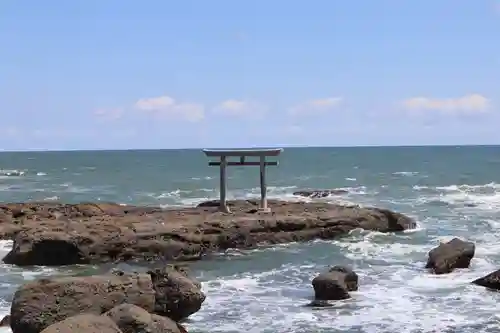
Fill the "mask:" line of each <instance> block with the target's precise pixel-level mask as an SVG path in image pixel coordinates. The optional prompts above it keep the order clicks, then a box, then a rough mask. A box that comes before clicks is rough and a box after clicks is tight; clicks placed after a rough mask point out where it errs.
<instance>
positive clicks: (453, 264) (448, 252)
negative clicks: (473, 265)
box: [425, 238, 476, 274]
mask: <svg viewBox="0 0 500 333" xmlns="http://www.w3.org/2000/svg"><path fill="white" fill-rule="evenodd" d="M475 250H476V246H475V245H474V243H472V242H468V241H463V240H461V239H459V238H453V239H452V240H451V241H449V242H447V243H441V244H439V246H438V247H435V248H434V249H432V250H431V251H430V252H429V258H428V260H427V264H426V265H425V268H428V269H430V270H432V271H433V272H434V273H435V274H446V273H451V272H452V271H453V270H454V269H456V268H468V267H469V265H470V261H471V260H472V258H473V257H474V253H475Z"/></svg>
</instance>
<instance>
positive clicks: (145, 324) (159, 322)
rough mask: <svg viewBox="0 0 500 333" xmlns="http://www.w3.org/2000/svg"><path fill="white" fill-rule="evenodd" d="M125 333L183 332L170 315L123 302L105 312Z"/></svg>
mask: <svg viewBox="0 0 500 333" xmlns="http://www.w3.org/2000/svg"><path fill="white" fill-rule="evenodd" d="M105 315H106V316H108V317H109V318H110V319H111V320H113V321H114V322H115V323H116V325H117V326H118V327H119V328H120V330H121V331H122V332H123V333H138V332H147V333H181V330H180V329H179V326H180V325H178V324H177V323H176V322H175V321H173V320H172V319H170V318H168V317H162V316H158V315H155V314H150V313H149V312H147V311H146V310H144V309H143V308H140V307H138V306H136V305H132V304H121V305H118V306H116V307H114V308H113V309H111V310H109V311H108V312H106V313H105Z"/></svg>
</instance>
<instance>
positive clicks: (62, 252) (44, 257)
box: [3, 231, 90, 266]
mask: <svg viewBox="0 0 500 333" xmlns="http://www.w3.org/2000/svg"><path fill="white" fill-rule="evenodd" d="M3 261H4V262H5V263H6V264H17V265H19V266H31V265H37V264H38V263H40V262H43V265H44V266H64V265H81V264H89V263H90V260H89V259H88V257H87V256H86V255H85V253H84V252H82V249H80V248H79V247H78V245H77V244H76V243H75V242H73V241H72V240H71V239H70V235H68V234H67V233H62V232H55V233H52V232H47V233H44V234H42V235H33V234H31V233H30V232H29V231H21V232H20V233H19V234H18V235H17V236H16V238H15V239H14V246H13V248H12V250H11V251H10V252H9V253H7V255H6V256H5V257H4V259H3Z"/></svg>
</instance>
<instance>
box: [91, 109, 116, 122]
mask: <svg viewBox="0 0 500 333" xmlns="http://www.w3.org/2000/svg"><path fill="white" fill-rule="evenodd" d="M94 115H95V116H96V117H97V118H99V119H102V120H117V119H119V118H121V117H122V115H123V109H120V108H110V109H106V108H100V109H97V110H95V111H94Z"/></svg>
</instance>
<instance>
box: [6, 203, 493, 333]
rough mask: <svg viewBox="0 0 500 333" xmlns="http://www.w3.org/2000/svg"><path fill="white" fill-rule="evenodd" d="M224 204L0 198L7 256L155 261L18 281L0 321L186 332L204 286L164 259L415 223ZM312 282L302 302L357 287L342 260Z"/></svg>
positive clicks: (466, 251)
mask: <svg viewBox="0 0 500 333" xmlns="http://www.w3.org/2000/svg"><path fill="white" fill-rule="evenodd" d="M229 205H230V206H231V210H232V211H233V213H231V214H224V213H220V212H219V211H218V208H217V206H218V202H216V201H209V202H204V203H202V204H200V205H199V206H197V207H193V208H183V209H171V210H163V209H160V208H156V207H135V206H134V207H132V206H121V205H117V204H112V203H107V204H102V203H99V204H92V203H85V204H76V205H70V204H60V203H23V204H4V205H0V238H2V239H12V240H14V246H13V249H12V250H11V252H10V253H9V254H8V255H7V256H6V257H5V258H4V262H6V263H8V264H15V265H20V266H25V265H33V264H36V265H46V266H62V265H72V264H99V263H116V262H120V261H130V260H147V261H153V262H154V263H155V266H160V268H157V269H154V270H150V271H147V272H142V273H130V272H123V271H116V270H114V271H109V272H107V273H105V274H101V275H91V276H73V277H67V276H64V277H51V278H43V279H38V280H36V281H32V282H29V283H26V284H24V285H22V286H20V287H19V288H18V289H17V291H16V292H15V294H14V297H13V301H12V306H11V314H10V316H7V317H6V318H4V319H3V320H2V322H1V324H0V326H7V325H10V326H11V328H12V331H13V333H56V332H58V333H70V332H71V333H97V332H100V333H139V332H150V333H186V332H187V331H186V329H185V328H184V327H183V324H182V323H183V321H184V320H185V319H186V318H188V317H189V316H190V315H192V314H194V313H196V312H197V311H199V310H200V309H201V308H202V305H203V303H204V301H205V299H206V295H205V294H204V292H203V291H202V286H201V284H200V283H199V282H198V281H196V280H195V279H193V278H192V277H190V276H189V272H188V270H187V268H186V267H184V266H180V265H175V264H166V263H165V262H168V261H175V260H186V259H190V260H194V259H202V258H203V256H204V255H206V254H209V253H211V252H216V251H223V250H225V249H228V248H239V249H246V248H252V247H255V246H257V245H259V244H261V243H271V244H276V243H286V242H292V241H307V240H311V239H315V238H322V239H332V238H336V237H340V236H342V235H345V234H346V233H348V232H349V231H351V230H353V229H356V228H363V229H367V230H376V231H380V232H398V231H403V230H406V229H410V228H414V227H415V226H416V223H415V221H414V220H412V219H411V218H409V217H407V216H405V215H402V214H400V213H396V212H392V211H389V210H385V209H379V208H362V207H351V206H350V207H345V206H340V205H334V204H327V203H304V202H284V201H270V206H271V208H272V213H262V212H259V211H258V210H257V202H255V201H252V200H248V201H241V200H240V201H231V202H229ZM474 254H475V244H474V243H472V242H469V241H464V240H461V239H458V238H454V239H453V240H451V241H449V242H448V243H442V244H440V245H439V246H438V247H436V248H434V249H432V250H431V251H430V252H429V254H428V259H427V263H426V264H425V265H424V262H423V265H422V269H427V270H428V273H430V274H448V273H451V272H452V271H453V270H455V269H467V268H468V267H469V265H470V263H471V260H472V259H473V257H474ZM332 264H335V263H332ZM498 281H500V270H498V271H495V272H492V273H491V274H489V275H487V276H484V277H482V278H479V279H476V280H474V281H471V283H473V284H475V285H478V286H482V287H486V288H488V289H494V290H500V285H499V283H498ZM311 284H312V290H313V294H314V298H313V301H312V302H311V303H310V304H308V306H311V307H328V306H332V304H333V303H332V302H335V301H341V300H345V299H348V298H350V297H351V295H350V292H352V291H357V290H359V289H362V288H363V281H360V278H359V277H358V275H357V274H356V272H354V271H353V270H352V269H351V268H349V267H343V266H332V267H330V268H328V269H327V270H325V271H323V272H321V273H319V274H318V275H317V276H316V277H315V278H313V279H312V281H311ZM304 305H306V304H304Z"/></svg>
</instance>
